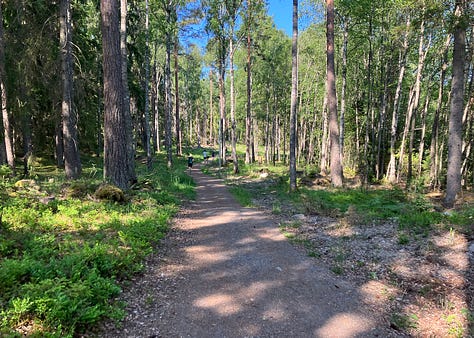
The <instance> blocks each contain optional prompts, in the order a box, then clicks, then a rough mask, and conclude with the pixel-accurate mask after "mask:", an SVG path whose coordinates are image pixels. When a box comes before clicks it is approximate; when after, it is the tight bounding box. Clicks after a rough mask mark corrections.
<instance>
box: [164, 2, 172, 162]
mask: <svg viewBox="0 0 474 338" xmlns="http://www.w3.org/2000/svg"><path fill="white" fill-rule="evenodd" d="M166 22H167V24H168V28H167V32H166V60H165V93H166V104H165V148H166V153H167V162H168V168H170V167H171V166H172V165H173V150H172V145H173V137H172V118H171V116H172V112H173V102H172V96H171V45H172V41H171V36H172V34H171V31H170V29H171V28H170V27H171V24H172V19H171V1H167V4H166Z"/></svg>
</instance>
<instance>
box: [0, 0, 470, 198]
mask: <svg viewBox="0 0 474 338" xmlns="http://www.w3.org/2000/svg"><path fill="white" fill-rule="evenodd" d="M102 2H103V4H101V5H103V6H105V5H107V6H108V7H107V8H109V9H112V7H113V8H114V10H115V6H117V5H118V4H120V6H119V13H118V15H119V16H118V17H117V18H118V20H119V21H118V22H116V23H114V25H115V24H116V25H117V30H118V32H119V37H120V40H119V47H118V48H119V49H118V50H115V49H114V48H116V42H115V40H113V41H114V42H113V43H112V42H111V41H112V40H111V35H110V34H112V33H113V34H115V33H116V31H115V28H113V30H114V31H112V25H111V24H110V25H109V26H104V27H102V29H103V30H104V34H105V35H104V36H101V25H100V21H101V20H104V24H105V23H110V20H111V19H112V18H114V17H110V18H108V17H107V18H105V17H104V16H103V15H102V16H98V15H97V14H98V11H99V8H98V6H97V4H98V2H97V1H94V0H81V1H79V0H69V1H66V0H61V1H53V2H51V1H46V0H38V1H35V2H34V3H33V2H28V1H10V2H8V1H7V2H5V1H3V2H2V3H1V5H0V11H1V13H0V14H1V16H2V22H1V24H2V25H0V92H1V98H2V124H1V128H0V133H1V142H0V147H1V148H0V155H1V156H0V159H1V161H2V163H7V164H8V165H9V166H10V167H12V168H13V167H14V165H15V161H14V159H15V158H16V159H17V160H19V159H22V160H24V168H25V170H24V173H25V174H28V170H29V169H31V163H33V162H34V161H31V159H34V156H44V157H47V158H48V157H50V158H52V157H53V156H55V157H56V162H57V165H58V166H65V169H66V175H67V177H68V178H75V177H78V174H79V173H80V170H81V169H80V165H81V164H80V163H81V162H80V160H79V157H78V156H77V155H78V154H79V152H78V150H79V148H80V150H81V155H86V154H88V153H96V154H99V155H100V154H101V153H102V152H103V151H104V162H105V163H106V178H107V179H108V180H110V181H112V182H115V181H117V182H118V184H120V185H121V186H122V187H127V186H128V185H129V184H130V182H132V181H133V180H134V176H135V175H134V162H135V160H136V158H135V153H137V154H139V155H141V154H142V151H143V152H145V151H146V153H147V161H148V163H150V164H151V157H152V156H153V152H152V150H155V151H158V150H162V149H164V150H166V152H167V159H168V165H169V166H172V165H173V156H176V155H175V154H180V153H181V150H180V149H181V147H183V149H184V147H186V146H189V147H193V146H200V145H205V146H215V147H216V148H217V147H218V145H219V155H220V156H219V158H220V160H221V163H222V164H224V163H225V161H226V159H227V158H226V156H225V155H226V153H225V151H226V148H229V149H228V150H230V147H232V163H233V164H232V165H233V169H234V171H237V170H239V169H241V168H240V167H239V166H241V165H243V160H244V159H243V158H242V159H239V158H238V156H237V145H238V144H239V143H245V162H246V163H252V162H254V161H258V162H265V163H268V164H272V165H273V164H277V163H282V164H284V165H285V166H286V165H290V166H289V169H288V172H289V173H290V187H292V188H294V187H295V184H296V168H298V169H299V170H300V171H303V172H304V173H307V174H313V173H319V174H321V175H326V174H328V175H331V181H332V183H333V184H334V185H335V186H339V185H340V183H339V182H341V181H342V178H343V176H346V177H348V178H349V177H354V178H357V179H359V180H360V181H361V182H362V183H367V184H369V183H372V182H387V183H390V184H402V185H404V186H406V187H407V188H411V187H416V188H417V189H419V188H424V189H446V199H445V204H446V206H450V205H454V202H455V201H456V196H459V191H460V189H462V188H470V187H471V186H472V182H474V157H473V147H474V137H472V135H473V132H474V128H473V125H474V114H473V113H472V106H473V104H474V99H473V88H474V85H473V81H474V80H473V75H472V74H473V71H472V69H473V64H472V58H473V51H474V47H473V46H474V44H473V43H472V41H473V34H474V31H473V29H472V27H473V26H474V24H473V17H474V16H473V15H472V13H473V11H474V8H473V6H474V3H472V2H470V1H465V0H450V1H444V2H443V1H441V0H432V1H431V0H430V1H384V0H371V1H369V0H334V3H333V0H327V2H326V7H324V4H322V3H321V2H320V1H310V2H309V3H313V4H314V7H313V8H310V9H309V10H310V11H311V10H312V11H313V12H314V13H318V14H319V16H316V17H317V19H316V20H315V21H314V22H313V23H311V24H310V25H308V26H307V27H305V28H304V29H302V30H300V31H298V36H297V40H295V42H297V47H298V48H297V50H298V71H297V73H296V74H295V73H294V72H293V74H292V62H293V58H292V39H291V37H290V36H289V35H287V34H286V33H285V32H283V31H281V30H279V29H278V28H277V27H275V24H274V22H273V20H272V18H271V17H270V16H269V15H268V13H267V9H266V5H265V2H264V1H263V0H243V1H240V0H239V1H238V0H205V1H204V0H203V1H198V0H167V1H159V0H147V1H138V2H136V1H130V2H128V3H127V1H126V0H114V1H107V4H106V3H105V1H102ZM147 3H148V7H147V6H146V5H147ZM333 5H334V7H333ZM68 6H69V7H68ZM333 8H334V9H335V13H336V14H335V16H332V9H333ZM147 9H148V11H147ZM325 9H326V10H327V14H328V15H327V17H326V19H324V16H323V15H321V14H322V13H324V10H325ZM460 9H462V11H461V10H460ZM104 10H105V7H104ZM58 13H61V15H60V16H59V20H58V19H56V18H57V14H58ZM147 13H148V14H149V15H147ZM204 16H205V17H206V24H205V25H206V28H207V33H208V34H209V41H208V44H207V46H206V50H202V49H201V48H202V46H201V47H200V46H198V45H199V44H203V43H205V41H203V40H202V38H203V37H205V32H200V31H198V29H199V26H198V25H197V26H193V23H196V22H197V21H198V20H200V19H201V18H203V17H204ZM239 16H240V17H239ZM147 17H148V20H149V21H148V25H147V24H146V23H147ZM52 18H54V20H53V19H52ZM333 21H334V24H333ZM58 22H59V23H60V24H59V25H58ZM71 22H74V25H71ZM333 30H334V34H333V33H332V32H333ZM113 34H112V35H113ZM114 36H115V35H114ZM196 36H199V37H200V39H198V40H195V39H194V38H195V37H196ZM71 37H73V38H74V43H71V40H70V39H71ZM103 38H104V40H103ZM68 39H69V40H68ZM113 39H115V37H114V38H113ZM332 39H333V40H332ZM463 41H464V42H463ZM325 42H327V43H326V44H325ZM463 43H464V48H463V47H462V44H463ZM111 48H112V49H111ZM294 51H295V50H293V52H294ZM463 52H464V54H463ZM105 53H107V55H106V54H105ZM116 53H118V54H116ZM204 53H205V55H203V54H204ZM59 55H60V56H61V57H58V56H59ZM293 55H294V54H293ZM111 60H113V62H112V61H111ZM117 60H119V62H120V65H117V64H116V63H115V62H116V61H117ZM204 61H205V63H206V66H205V67H206V69H205V72H203V67H204ZM234 65H235V66H234ZM116 67H118V68H116ZM72 69H74V73H73V72H72ZM111 69H115V70H114V71H111ZM337 69H339V70H340V71H339V72H338V71H336V70H337ZM58 70H61V71H58ZM73 74H74V76H72V75H73ZM208 74H209V75H208ZM211 74H212V75H211ZM63 75H64V76H63ZM173 75H174V77H173ZM118 77H119V78H118ZM296 78H297V82H295V81H293V83H292V79H293V80H294V79H296ZM116 81H118V82H116ZM326 81H327V82H326ZM104 85H105V88H104ZM292 88H293V91H292ZM115 92H116V94H112V93H115ZM337 100H339V102H340V106H339V107H340V109H338V106H337V104H338V102H337ZM288 108H290V109H288ZM112 112H113V113H112ZM339 113H340V116H338V114H339ZM112 117H113V118H112ZM112 126H113V127H112ZM338 132H339V137H338V135H337V133H338ZM74 133H76V134H74ZM217 134H219V137H217V136H216V135H217ZM63 136H64V138H63V139H62V137H63ZM119 139H120V141H119ZM163 140H164V142H163V146H164V147H161V146H162V144H160V142H162V141H163ZM115 142H118V143H120V144H122V142H123V144H122V146H123V147H124V148H123V149H122V148H121V150H117V149H118V148H117V149H116V150H113V151H112V148H114V147H115V146H112V145H115V144H118V143H115ZM103 143H104V144H103ZM226 145H228V147H226ZM122 146H121V147H122ZM337 146H339V150H337ZM114 149H115V148H114ZM342 149H343V150H342ZM119 153H120V154H121V155H119ZM125 154H127V155H125ZM116 156H123V158H122V157H116ZM338 161H339V164H338V163H337V162H338ZM116 163H119V164H120V166H122V167H120V168H113V166H115V165H116ZM17 165H18V163H17ZM290 168H291V170H290ZM342 168H344V175H343V174H342V172H343V171H342Z"/></svg>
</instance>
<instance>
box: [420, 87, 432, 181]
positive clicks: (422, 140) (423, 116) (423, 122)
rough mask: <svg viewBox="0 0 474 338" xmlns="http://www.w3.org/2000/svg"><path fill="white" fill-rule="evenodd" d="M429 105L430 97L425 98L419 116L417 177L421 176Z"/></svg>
mask: <svg viewBox="0 0 474 338" xmlns="http://www.w3.org/2000/svg"><path fill="white" fill-rule="evenodd" d="M429 105H430V95H429V93H428V95H427V96H426V100H425V107H424V108H423V112H422V114H421V136H420V146H419V150H418V176H421V171H422V169H423V155H424V152H425V137H426V115H427V114H428V108H429Z"/></svg>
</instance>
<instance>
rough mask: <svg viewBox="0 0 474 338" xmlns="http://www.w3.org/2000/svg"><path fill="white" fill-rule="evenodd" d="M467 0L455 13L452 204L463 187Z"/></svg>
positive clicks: (448, 203)
mask: <svg viewBox="0 0 474 338" xmlns="http://www.w3.org/2000/svg"><path fill="white" fill-rule="evenodd" d="M464 6H465V2H464V1H463V0H456V9H455V16H456V17H457V18H458V22H457V23H456V27H455V30H454V48H453V79H452V82H451V112H450V116H449V136H448V171H447V181H446V195H445V198H444V205H445V206H446V207H447V208H452V207H453V206H454V203H455V201H456V197H457V194H458V193H459V192H460V191H461V164H462V136H463V123H462V118H463V112H464V64H465V57H464V56H465V46H466V28H465V27H464V24H463V20H462V19H461V18H462V16H463V15H464Z"/></svg>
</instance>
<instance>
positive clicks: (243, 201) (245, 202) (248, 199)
mask: <svg viewBox="0 0 474 338" xmlns="http://www.w3.org/2000/svg"><path fill="white" fill-rule="evenodd" d="M229 191H230V192H231V193H232V195H233V196H234V197H235V199H236V200H237V202H239V204H240V205H241V206H243V207H250V206H252V195H251V193H250V192H249V191H248V190H246V189H244V188H242V187H239V186H232V187H231V188H230V189H229Z"/></svg>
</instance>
